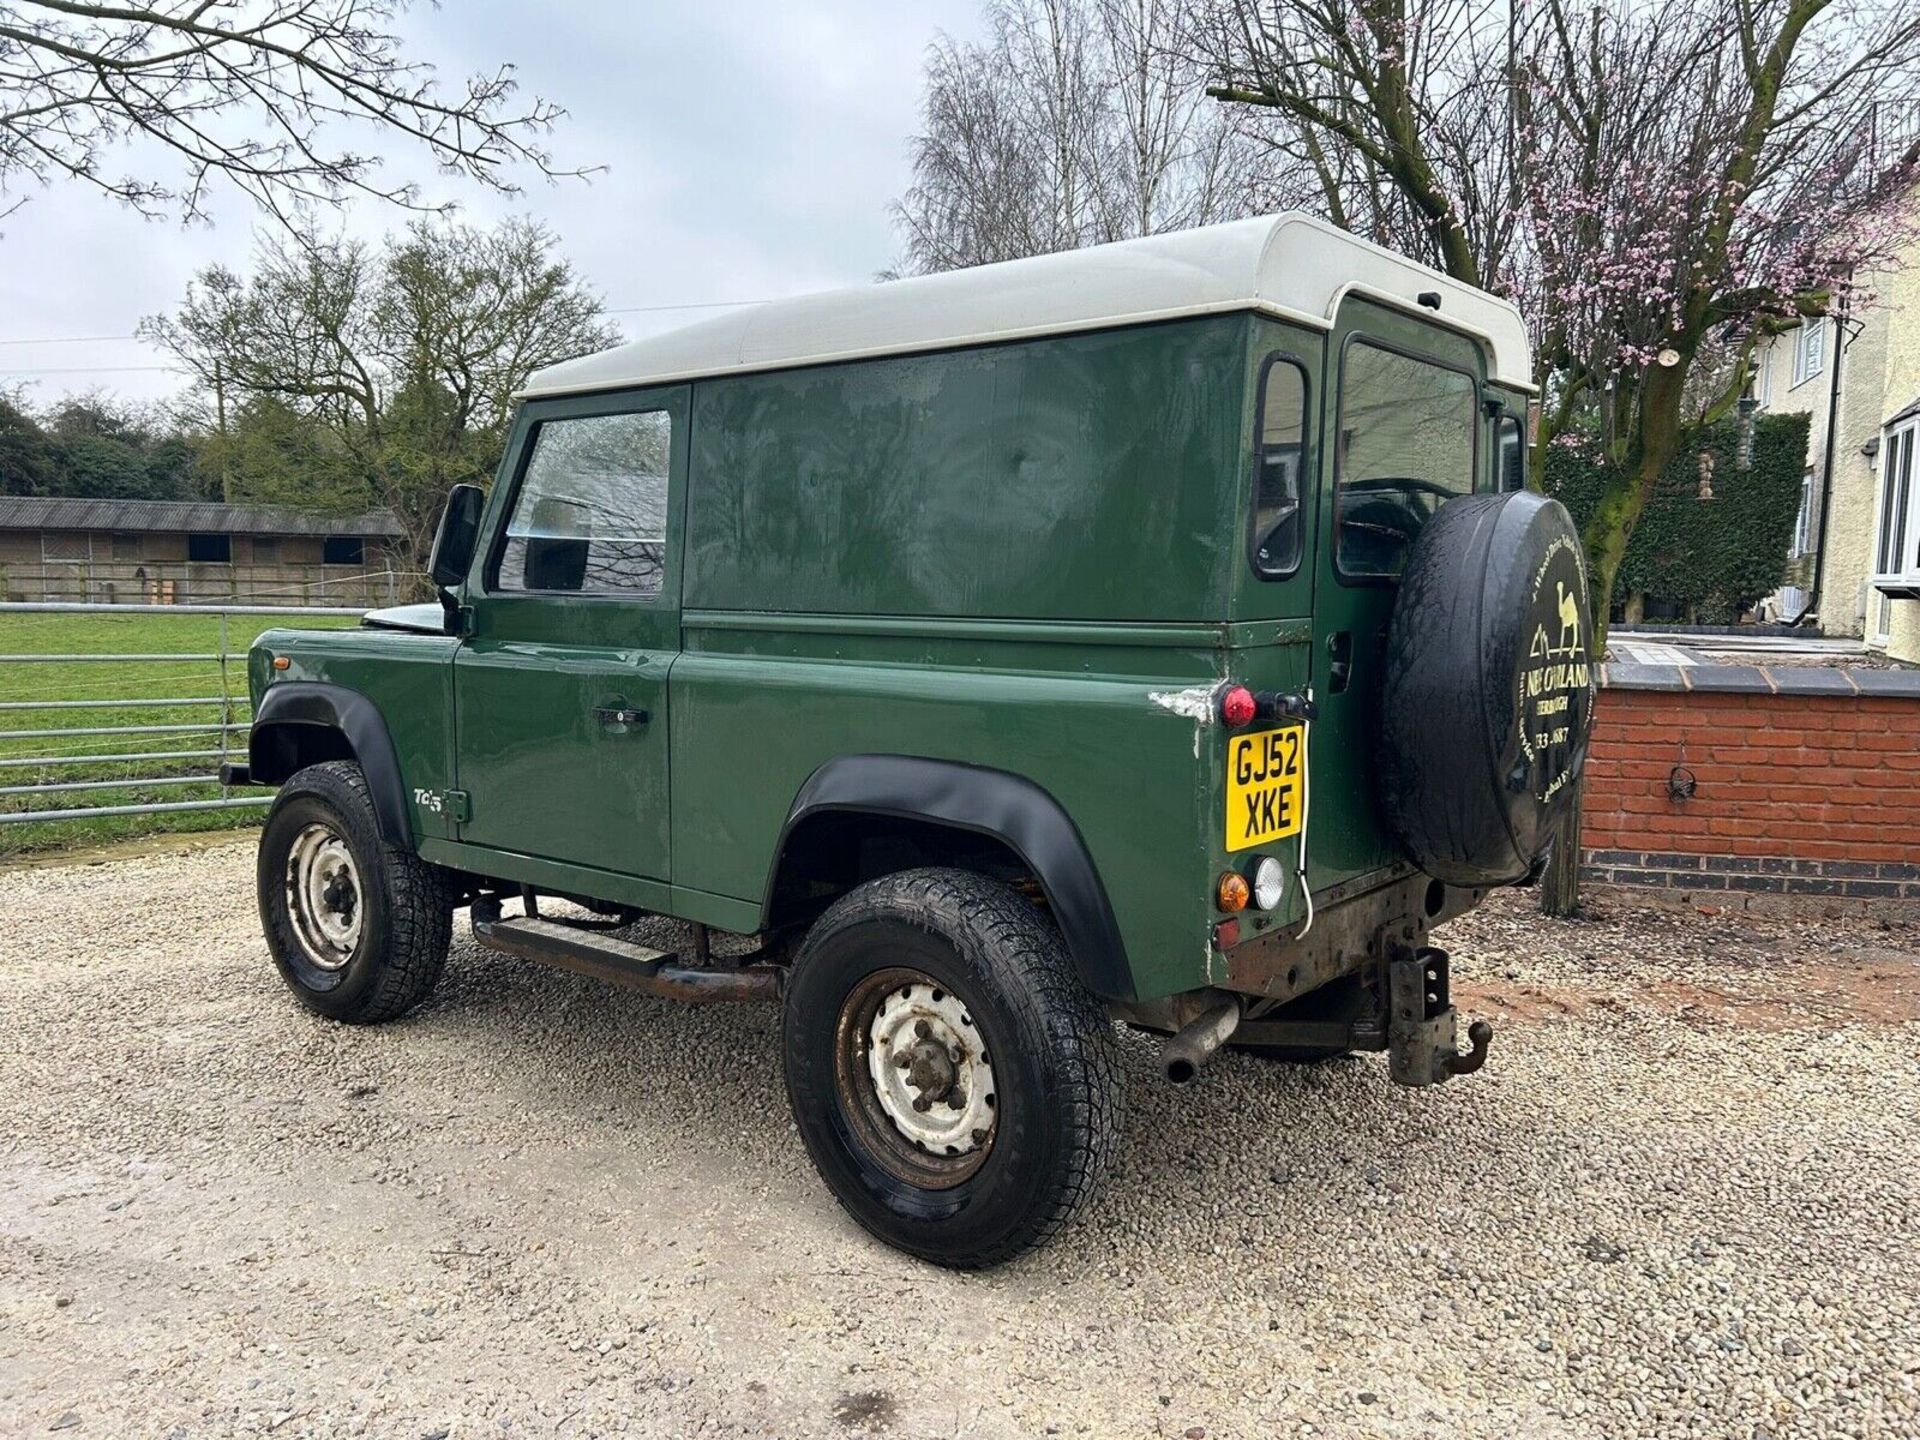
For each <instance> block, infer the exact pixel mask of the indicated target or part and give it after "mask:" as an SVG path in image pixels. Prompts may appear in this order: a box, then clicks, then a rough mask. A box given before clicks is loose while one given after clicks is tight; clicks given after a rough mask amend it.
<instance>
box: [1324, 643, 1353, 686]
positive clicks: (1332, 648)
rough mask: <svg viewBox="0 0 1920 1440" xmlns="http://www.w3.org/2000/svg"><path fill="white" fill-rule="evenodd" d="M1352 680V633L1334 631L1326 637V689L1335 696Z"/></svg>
mask: <svg viewBox="0 0 1920 1440" xmlns="http://www.w3.org/2000/svg"><path fill="white" fill-rule="evenodd" d="M1352 679H1353V632H1352V631H1349V630H1336V631H1335V632H1334V633H1333V634H1331V635H1329V636H1328V637H1327V689H1329V690H1331V691H1332V692H1333V693H1334V694H1335V695H1338V694H1340V693H1341V692H1342V691H1344V690H1345V689H1346V688H1347V684H1348V682H1349V681H1351V680H1352Z"/></svg>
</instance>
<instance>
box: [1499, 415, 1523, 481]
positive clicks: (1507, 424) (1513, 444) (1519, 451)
mask: <svg viewBox="0 0 1920 1440" xmlns="http://www.w3.org/2000/svg"><path fill="white" fill-rule="evenodd" d="M1499 438H1500V459H1499V466H1500V469H1499V474H1498V476H1497V478H1498V480H1499V483H1500V488H1501V489H1502V490H1524V489H1526V488H1527V451H1526V447H1525V446H1524V445H1522V444H1521V443H1520V422H1519V420H1517V419H1516V418H1515V417H1513V416H1512V415H1502V416H1501V417H1500V430H1499Z"/></svg>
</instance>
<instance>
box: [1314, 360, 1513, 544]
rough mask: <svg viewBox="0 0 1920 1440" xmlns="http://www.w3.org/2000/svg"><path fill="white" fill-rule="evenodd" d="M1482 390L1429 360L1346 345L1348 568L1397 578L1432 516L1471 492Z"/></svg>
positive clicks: (1340, 531) (1340, 511)
mask: <svg viewBox="0 0 1920 1440" xmlns="http://www.w3.org/2000/svg"><path fill="white" fill-rule="evenodd" d="M1478 388H1479V387H1478V384H1477V383H1476V381H1475V380H1474V378H1473V377H1472V376H1471V375H1468V374H1466V373H1465V372H1464V371H1460V370H1450V369H1448V368H1447V367H1445V366H1443V365H1436V364H1435V363H1434V362H1433V361H1431V360H1422V359H1419V358H1418V357H1416V356H1412V355H1403V354H1401V353H1400V352H1399V351H1397V350H1388V349H1386V348H1384V347H1383V346H1379V345H1374V344H1370V343H1368V342H1367V341H1364V340H1356V341H1354V342H1352V343H1351V344H1349V345H1348V346H1347V350H1346V357H1345V359H1344V360H1343V361H1342V363H1341V372H1340V434H1339V442H1338V443H1339V448H1338V454H1337V457H1336V460H1335V464H1336V467H1337V468H1336V474H1337V475H1338V477H1339V478H1338V487H1337V490H1336V515H1337V521H1338V523H1337V533H1336V538H1335V540H1334V547H1335V548H1334V562H1335V564H1336V566H1337V567H1338V568H1339V571H1340V573H1341V574H1342V575H1344V576H1347V577H1348V578H1352V579H1381V578H1387V579H1391V578H1392V577H1394V576H1397V575H1399V573H1400V572H1401V571H1402V570H1403V569H1405V568H1406V563H1407V555H1408V553H1409V552H1410V551H1411V550H1412V549H1413V542H1414V540H1415V538H1416V537H1417V536H1418V535H1419V533H1420V527H1421V526H1423V525H1425V524H1426V523H1427V520H1428V517H1430V516H1431V515H1432V514H1433V512H1434V511H1435V510H1437V509H1439V508H1440V506H1441V504H1442V503H1444V502H1445V501H1447V500H1450V499H1452V498H1453V497H1454V496H1455V495H1465V494H1467V493H1468V492H1469V491H1471V490H1472V489H1473V477H1474V474H1475V466H1474V439H1475V436H1476V434H1477V433H1478V431H1479V422H1478V414H1479V400H1478V396H1477V393H1476V392H1477V390H1478Z"/></svg>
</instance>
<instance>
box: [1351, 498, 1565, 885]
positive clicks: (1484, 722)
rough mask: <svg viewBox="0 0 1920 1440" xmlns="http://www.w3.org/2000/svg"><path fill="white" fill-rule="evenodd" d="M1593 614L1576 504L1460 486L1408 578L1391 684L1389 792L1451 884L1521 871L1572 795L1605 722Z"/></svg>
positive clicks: (1545, 842)
mask: <svg viewBox="0 0 1920 1440" xmlns="http://www.w3.org/2000/svg"><path fill="white" fill-rule="evenodd" d="M1592 638H1593V617H1592V614H1591V613H1590V608H1589V605H1588V602H1587V574H1586V565H1585V562H1584V560H1583V557H1582V552H1581V546H1580V539H1579V536H1578V535H1577V534H1576V532H1575V531H1574V528H1573V521H1572V519H1571V518H1570V517H1569V516H1568V514H1567V512H1566V509H1565V507H1564V506H1562V505H1561V504H1560V502H1559V501H1557V500H1550V499H1548V498H1546V497H1545V496H1542V495H1536V494H1534V493H1532V492H1530V491H1524V490H1523V491H1517V492H1514V493H1510V494H1500V495H1463V496H1461V497H1460V498H1459V499H1456V500H1449V501H1448V502H1446V503H1445V504H1444V505H1442V506H1441V507H1440V508H1439V510H1437V511H1436V512H1435V513H1434V516H1433V518H1432V519H1431V520H1429V521H1428V522H1427V524H1426V527H1425V528H1424V529H1423V530H1422V531H1421V532H1420V536H1419V539H1418V540H1416V541H1415V542H1414V546H1413V552H1412V554H1411V555H1409V556H1408V558H1407V568H1406V571H1405V573H1404V574H1403V575H1402V576H1401V579H1400V590H1399V594H1398V595H1397V596H1396V597H1395V600H1394V607H1393V615H1392V619H1391V620H1390V622H1389V624H1388V630H1387V648H1386V658H1385V664H1384V669H1383V673H1382V676H1381V693H1380V726H1379V739H1378V754H1377V760H1378V774H1379V784H1380V791H1379V801H1380V808H1381V810H1382V812H1383V813H1384V815H1385V816H1386V818H1387V821H1388V824H1389V825H1390V826H1391V828H1392V830H1393V831H1394V834H1395V835H1396V837H1397V838H1398V839H1399V841H1400V843H1401V844H1402V845H1403V846H1404V847H1405V849H1406V851H1407V853H1408V854H1409V855H1410V856H1411V857H1412V858H1413V860H1414V862H1415V863H1416V864H1418V865H1419V866H1420V868H1421V869H1422V870H1424V871H1426V872H1427V873H1428V874H1429V875H1432V876H1434V877H1435V878H1436V879H1440V880H1444V881H1446V882H1447V883H1448V884H1452V885H1472V886H1482V885H1502V884H1507V883H1510V882H1512V881H1515V880H1519V879H1522V878H1524V877H1525V876H1526V875H1527V874H1528V873H1529V872H1530V871H1531V870H1532V869H1533V868H1534V866H1535V864H1536V862H1537V861H1538V860H1539V859H1540V858H1541V857H1542V856H1543V855H1544V854H1545V853H1546V851H1547V848H1548V846H1549V844H1550V843H1551V841H1552V838H1553V832H1554V825H1555V822H1556V821H1557V820H1558V819H1559V817H1560V814H1561V813H1562V811H1564V809H1565V808H1566V806H1567V805H1568V804H1569V803H1570V802H1571V799H1572V795H1573V788H1574V785H1575V783H1576V782H1577V781H1578V779H1579V777H1580V772H1581V770H1582V768H1583V767H1584V765H1585V763H1586V756H1587V742H1588V738H1589V734H1590V732H1591V730H1592V727H1593V701H1594V692H1593V666H1592V664H1591V662H1590V659H1589V655H1588V650H1589V647H1590V645H1591V644H1592Z"/></svg>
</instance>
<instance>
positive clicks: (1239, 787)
mask: <svg viewBox="0 0 1920 1440" xmlns="http://www.w3.org/2000/svg"><path fill="white" fill-rule="evenodd" d="M1306 819H1307V727H1306V726H1304V725H1288V726H1285V727H1283V728H1282V729H1279V730H1256V731H1254V732H1253V733H1252V734H1249V735H1234V736H1231V737H1229V739H1228V741H1227V849H1229V850H1250V849H1252V848H1253V847H1254V846H1255V845H1265V844H1267V843H1269V842H1270V841H1274V840H1284V839H1286V838H1287V837H1288V836H1289V835H1298V834H1299V833H1300V829H1301V827H1302V826H1303V825H1304V824H1306Z"/></svg>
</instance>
